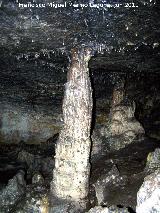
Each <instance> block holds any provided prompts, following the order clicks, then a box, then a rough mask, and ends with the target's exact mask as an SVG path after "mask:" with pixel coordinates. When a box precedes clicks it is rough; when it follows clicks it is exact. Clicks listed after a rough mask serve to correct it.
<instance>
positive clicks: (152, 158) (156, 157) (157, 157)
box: [145, 148, 160, 173]
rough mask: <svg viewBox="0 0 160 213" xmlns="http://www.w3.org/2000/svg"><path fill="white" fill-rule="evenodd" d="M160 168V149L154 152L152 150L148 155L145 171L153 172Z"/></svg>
mask: <svg viewBox="0 0 160 213" xmlns="http://www.w3.org/2000/svg"><path fill="white" fill-rule="evenodd" d="M157 169H160V149H159V148H157V149H155V151H154V152H150V153H149V154H148V156H147V162H146V167H145V172H147V173H152V172H154V171H155V170H157Z"/></svg>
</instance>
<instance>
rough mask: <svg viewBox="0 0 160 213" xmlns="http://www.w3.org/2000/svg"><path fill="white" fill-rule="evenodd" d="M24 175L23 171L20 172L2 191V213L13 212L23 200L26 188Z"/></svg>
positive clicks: (0, 207) (0, 204)
mask: <svg viewBox="0 0 160 213" xmlns="http://www.w3.org/2000/svg"><path fill="white" fill-rule="evenodd" d="M24 174H25V173H24V172H23V171H19V172H18V173H17V174H16V175H15V176H14V177H13V178H12V179H10V180H9V182H8V184H7V186H6V187H5V188H4V189H2V191H0V212H1V213H6V212H9V211H11V210H12V208H14V206H15V205H16V204H17V202H19V201H20V200H21V199H22V198H23V196H24V194H25V188H26V183H25V181H24Z"/></svg>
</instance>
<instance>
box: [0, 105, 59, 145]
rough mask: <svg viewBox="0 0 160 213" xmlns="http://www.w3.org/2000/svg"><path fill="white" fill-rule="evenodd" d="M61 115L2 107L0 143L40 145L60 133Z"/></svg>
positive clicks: (0, 113)
mask: <svg viewBox="0 0 160 213" xmlns="http://www.w3.org/2000/svg"><path fill="white" fill-rule="evenodd" d="M61 126H62V120H61V114H60V113H59V114H58V113H54V114H51V115H49V114H45V113H43V112H42V111H41V110H38V111H36V110H31V109H29V107H28V109H24V108H22V107H18V106H16V107H14V106H12V105H11V106H9V105H5V106H4V105H2V106H1V109H0V143H1V142H3V143H19V142H20V141H23V142H26V143H34V144H37V143H41V142H45V141H46V140H47V139H49V138H51V137H52V136H53V135H54V134H56V133H58V132H59V131H60V127H61Z"/></svg>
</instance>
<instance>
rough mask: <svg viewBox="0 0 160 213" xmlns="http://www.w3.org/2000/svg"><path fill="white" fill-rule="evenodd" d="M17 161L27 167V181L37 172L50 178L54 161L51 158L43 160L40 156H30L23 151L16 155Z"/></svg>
mask: <svg viewBox="0 0 160 213" xmlns="http://www.w3.org/2000/svg"><path fill="white" fill-rule="evenodd" d="M17 160H18V162H21V163H25V164H26V165H27V167H28V169H27V178H29V179H30V178H31V177H32V175H34V173H35V172H38V171H39V172H42V173H43V174H45V175H48V176H49V175H50V176H51V174H52V170H53V168H54V159H53V158H52V157H46V158H45V157H43V156H40V155H34V154H31V153H29V152H27V151H25V150H22V151H20V152H19V153H18V157H17Z"/></svg>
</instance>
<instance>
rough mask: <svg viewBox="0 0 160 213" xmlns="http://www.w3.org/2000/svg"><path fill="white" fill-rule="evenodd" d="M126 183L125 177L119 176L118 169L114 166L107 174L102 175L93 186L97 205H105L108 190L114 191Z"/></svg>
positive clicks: (108, 194)
mask: <svg viewBox="0 0 160 213" xmlns="http://www.w3.org/2000/svg"><path fill="white" fill-rule="evenodd" d="M126 183H127V177H126V176H125V175H123V176H122V175H120V173H119V170H118V168H117V167H116V165H114V166H113V167H112V169H111V170H110V171H109V172H107V174H104V175H102V176H101V177H100V178H99V179H98V180H97V182H96V183H95V184H94V187H95V193H96V198H97V201H98V205H106V204H107V200H108V198H109V196H110V188H112V189H115V188H117V187H119V186H122V185H123V186H124V185H126Z"/></svg>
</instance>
